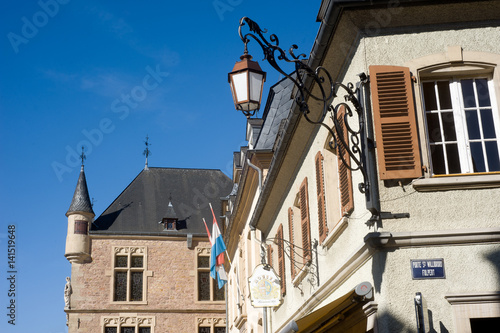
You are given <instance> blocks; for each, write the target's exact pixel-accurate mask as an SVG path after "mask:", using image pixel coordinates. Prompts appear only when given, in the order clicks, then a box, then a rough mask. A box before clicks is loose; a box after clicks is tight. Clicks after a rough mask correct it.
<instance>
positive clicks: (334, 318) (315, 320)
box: [296, 282, 373, 333]
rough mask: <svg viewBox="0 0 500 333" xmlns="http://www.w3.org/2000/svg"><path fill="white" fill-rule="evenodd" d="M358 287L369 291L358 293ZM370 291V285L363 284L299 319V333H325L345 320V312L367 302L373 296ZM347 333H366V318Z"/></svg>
mask: <svg viewBox="0 0 500 333" xmlns="http://www.w3.org/2000/svg"><path fill="white" fill-rule="evenodd" d="M359 286H367V287H369V291H368V292H365V291H363V292H360V289H359ZM371 289H372V287H371V284H369V283H367V282H364V283H363V284H360V285H358V286H357V287H356V289H353V290H351V291H350V292H348V293H347V294H345V295H344V296H341V297H339V298H337V299H336V300H334V301H333V302H331V303H329V304H327V305H325V306H324V307H322V308H320V309H318V310H316V311H314V312H311V313H310V314H308V315H307V316H304V317H302V318H300V319H299V320H297V321H296V323H297V326H298V328H299V333H312V332H327V331H328V330H329V329H330V328H332V327H333V326H334V325H336V324H337V323H339V322H341V321H343V320H344V319H347V318H344V314H345V313H346V312H347V311H349V310H350V309H352V308H353V307H355V306H356V305H357V304H359V303H360V302H363V301H365V300H367V298H371V297H372V296H373V293H371ZM365 296H368V297H365ZM363 323H364V324H363ZM342 326H343V325H342ZM348 332H356V333H357V332H366V318H365V320H362V321H360V322H359V323H356V324H355V325H353V326H351V327H350V329H348Z"/></svg>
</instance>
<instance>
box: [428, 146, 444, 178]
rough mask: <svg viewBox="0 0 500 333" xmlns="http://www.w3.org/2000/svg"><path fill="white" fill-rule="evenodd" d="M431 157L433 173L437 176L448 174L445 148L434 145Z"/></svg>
mask: <svg viewBox="0 0 500 333" xmlns="http://www.w3.org/2000/svg"><path fill="white" fill-rule="evenodd" d="M431 157H432V171H433V172H434V174H436V175H443V174H446V169H445V167H444V154H443V146H441V145H433V146H431Z"/></svg>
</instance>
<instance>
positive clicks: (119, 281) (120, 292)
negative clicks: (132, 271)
mask: <svg viewBox="0 0 500 333" xmlns="http://www.w3.org/2000/svg"><path fill="white" fill-rule="evenodd" d="M114 300H115V301H126V300H127V272H115V298H114Z"/></svg>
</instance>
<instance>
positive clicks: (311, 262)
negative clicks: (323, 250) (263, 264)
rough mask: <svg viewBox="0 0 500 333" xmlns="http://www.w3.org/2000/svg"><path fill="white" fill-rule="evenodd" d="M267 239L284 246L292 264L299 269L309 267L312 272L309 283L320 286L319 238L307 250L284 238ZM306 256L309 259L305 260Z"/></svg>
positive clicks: (284, 250) (309, 271) (310, 272)
mask: <svg viewBox="0 0 500 333" xmlns="http://www.w3.org/2000/svg"><path fill="white" fill-rule="evenodd" d="M266 241H270V242H273V243H274V244H276V245H277V246H283V253H285V255H286V256H287V257H288V259H289V260H290V263H291V264H292V266H293V267H294V268H295V269H297V270H299V271H300V270H304V269H307V270H308V273H309V274H310V278H309V279H308V281H309V283H310V284H311V285H312V286H313V287H318V286H319V266H318V240H316V239H315V240H314V242H312V244H311V245H312V247H311V248H310V249H305V250H304V248H302V247H300V246H297V245H295V244H293V243H291V242H290V241H288V240H286V239H282V238H277V237H274V238H267V239H266ZM298 250H299V251H298ZM292 252H293V255H292ZM304 258H307V259H308V260H307V261H305V260H304ZM297 259H299V260H297Z"/></svg>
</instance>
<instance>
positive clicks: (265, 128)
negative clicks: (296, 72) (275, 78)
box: [254, 78, 294, 150]
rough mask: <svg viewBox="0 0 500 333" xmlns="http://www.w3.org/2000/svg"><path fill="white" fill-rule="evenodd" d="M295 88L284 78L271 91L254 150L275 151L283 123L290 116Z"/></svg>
mask: <svg viewBox="0 0 500 333" xmlns="http://www.w3.org/2000/svg"><path fill="white" fill-rule="evenodd" d="M293 87H294V85H293V82H292V81H291V80H289V79H287V78H284V79H283V80H281V81H279V82H278V83H276V84H275V85H274V86H272V87H271V88H270V89H269V96H268V98H267V100H268V104H267V105H266V108H265V110H264V114H263V116H262V118H264V119H265V120H264V124H263V125H262V129H261V131H260V135H259V138H258V139H257V143H256V144H255V147H254V149H256V150H258V149H263V150H266V149H273V147H274V143H275V141H276V136H277V135H278V133H279V131H280V127H281V123H282V121H285V120H286V119H287V118H288V115H289V114H290V109H291V107H292V103H293V99H292V98H291V96H292V89H293ZM269 101H270V103H269Z"/></svg>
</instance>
